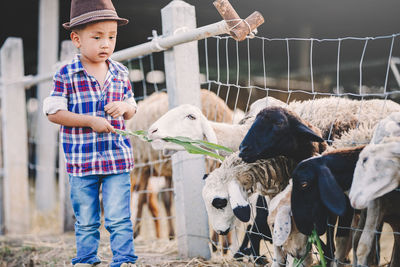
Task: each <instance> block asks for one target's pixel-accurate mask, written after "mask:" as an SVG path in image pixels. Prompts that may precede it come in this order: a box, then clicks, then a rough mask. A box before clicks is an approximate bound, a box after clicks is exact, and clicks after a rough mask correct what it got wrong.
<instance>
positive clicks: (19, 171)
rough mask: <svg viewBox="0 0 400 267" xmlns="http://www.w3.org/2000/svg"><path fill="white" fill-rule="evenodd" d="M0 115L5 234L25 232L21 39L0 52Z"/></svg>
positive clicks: (26, 201) (25, 147) (25, 152)
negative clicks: (0, 84)
mask: <svg viewBox="0 0 400 267" xmlns="http://www.w3.org/2000/svg"><path fill="white" fill-rule="evenodd" d="M0 66H1V77H2V79H3V84H2V87H1V116H2V120H1V122H2V139H3V140H2V143H3V159H4V177H3V201H4V202H3V204H4V228H5V233H9V234H21V233H27V232H28V231H29V227H30V217H29V214H30V212H29V210H30V209H29V194H28V192H29V191H28V188H29V184H28V138H27V136H28V134H27V119H26V100H25V88H24V86H23V84H22V83H20V82H16V81H20V80H22V78H23V76H24V59H23V47H22V39H20V38H13V37H11V38H7V40H6V42H5V43H4V45H3V47H2V48H1V52H0Z"/></svg>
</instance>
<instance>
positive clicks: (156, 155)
mask: <svg viewBox="0 0 400 267" xmlns="http://www.w3.org/2000/svg"><path fill="white" fill-rule="evenodd" d="M201 101H202V103H206V105H204V106H203V112H204V114H208V118H210V120H211V119H212V120H214V119H215V120H216V121H225V122H231V121H232V119H233V112H232V111H231V110H230V109H229V108H228V106H227V105H226V104H225V102H224V101H223V100H222V99H221V98H219V97H218V96H217V95H216V94H214V93H213V92H210V91H208V90H204V89H203V90H201ZM167 111H168V95H167V94H166V93H165V92H156V93H153V94H151V95H150V96H149V97H147V98H145V99H144V100H142V101H139V102H138V110H137V114H136V115H135V116H134V117H133V118H132V119H131V120H128V121H127V125H126V128H127V130H130V131H135V130H145V129H147V128H149V126H150V125H151V124H152V123H153V122H155V121H156V120H157V119H158V118H159V117H161V116H162V115H163V114H165V113H166V112H167ZM131 144H132V148H133V154H134V157H135V165H136V166H135V168H134V170H133V172H132V173H131V191H144V190H146V189H148V188H147V186H148V181H149V178H150V177H151V176H164V177H165V179H166V188H171V187H172V167H171V163H170V161H169V159H168V158H165V157H163V156H162V155H161V153H160V152H159V151H155V150H153V149H152V148H151V145H150V144H149V143H147V142H143V141H142V140H140V139H139V138H136V137H132V138H131ZM162 197H163V203H164V205H165V206H166V207H165V208H166V212H167V216H168V217H169V218H172V211H171V204H172V203H171V202H172V192H165V193H163V194H162ZM146 201H147V202H148V206H149V209H150V212H151V213H152V216H153V217H155V218H158V217H159V215H158V205H157V197H156V193H153V192H151V193H147V192H146V193H141V194H139V199H138V204H137V205H138V210H137V215H136V219H137V221H140V218H141V216H142V208H143V205H144V204H145V203H146ZM154 223H155V227H156V236H157V237H160V222H159V220H154ZM168 227H169V236H170V237H171V238H172V237H173V236H174V228H173V221H172V219H169V220H168ZM139 231H140V223H136V224H135V236H137V235H138V233H139Z"/></svg>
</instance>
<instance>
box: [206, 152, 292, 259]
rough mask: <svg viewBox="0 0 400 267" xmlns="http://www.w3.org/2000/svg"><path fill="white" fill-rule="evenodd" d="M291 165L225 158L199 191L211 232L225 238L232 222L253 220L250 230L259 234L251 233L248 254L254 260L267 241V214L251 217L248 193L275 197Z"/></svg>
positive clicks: (278, 160) (276, 160)
mask: <svg viewBox="0 0 400 267" xmlns="http://www.w3.org/2000/svg"><path fill="white" fill-rule="evenodd" d="M295 165H296V163H295V162H294V161H293V160H288V159H286V158H285V157H277V158H274V159H270V160H260V161H257V162H255V163H251V164H247V163H244V162H243V161H242V160H241V159H240V158H239V157H238V152H236V153H233V154H231V155H229V156H228V157H226V158H225V160H224V161H223V162H222V164H221V166H220V167H219V168H217V169H215V170H214V171H212V172H211V173H210V174H209V175H208V176H207V178H206V179H205V185H204V187H203V191H202V195H203V200H204V203H205V206H206V209H207V213H208V217H209V220H210V222H211V226H212V227H213V229H214V230H215V231H216V232H217V233H219V234H226V233H228V232H229V231H230V230H231V229H232V228H233V226H234V222H235V219H236V218H238V219H239V220H241V221H243V222H248V221H249V220H250V218H253V225H254V228H257V227H258V230H259V231H260V233H254V235H253V237H254V239H252V240H251V241H250V242H251V244H252V247H253V249H254V250H252V251H251V252H252V254H253V256H254V257H256V258H257V257H258V255H259V251H258V250H259V242H260V240H261V238H262V239H264V240H268V235H269V230H268V229H267V228H266V227H267V216H268V211H267V210H264V209H262V208H261V209H262V210H261V212H263V213H261V214H259V213H258V212H259V211H260V210H259V209H257V214H256V215H254V214H251V205H250V203H249V202H248V200H247V197H248V195H249V193H252V192H259V193H260V194H261V195H268V196H271V197H272V196H275V195H276V194H278V193H279V192H281V191H282V190H283V189H284V188H285V186H286V185H287V184H288V181H289V176H290V173H291V171H292V170H293V169H294V167H295ZM262 202H263V201H262ZM257 206H260V205H257ZM254 221H255V222H254ZM260 234H261V235H260ZM257 235H258V236H257ZM243 246H245V244H243ZM241 252H242V253H243V251H241ZM243 254H245V253H243Z"/></svg>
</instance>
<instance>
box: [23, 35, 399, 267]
mask: <svg viewBox="0 0 400 267" xmlns="http://www.w3.org/2000/svg"><path fill="white" fill-rule="evenodd" d="M399 35H400V34H393V35H390V36H379V37H366V38H355V37H348V38H337V39H313V38H272V39H271V38H265V37H258V36H256V37H255V38H254V39H247V40H246V41H245V42H242V43H239V42H237V41H234V40H233V39H232V38H231V37H214V38H208V39H205V40H204V41H202V42H199V48H200V54H201V55H202V56H201V57H200V68H201V72H202V74H203V75H202V76H201V77H202V81H201V82H202V83H201V84H202V88H203V90H202V101H203V103H202V106H203V108H202V111H203V113H204V114H205V115H206V116H207V118H208V119H209V120H211V121H217V122H225V123H232V124H237V123H239V121H240V120H241V119H244V118H245V116H246V113H248V112H249V111H250V106H251V104H253V103H254V102H255V101H257V100H260V99H263V98H264V97H274V98H276V99H279V100H281V101H283V102H284V103H286V104H287V106H288V107H290V103H294V102H298V101H306V100H311V101H309V102H308V104H307V106H306V105H305V104H304V105H303V108H302V109H300V110H301V114H299V115H300V116H302V117H304V118H307V117H310V116H312V115H313V113H316V114H314V115H315V116H317V117H318V112H319V109H317V104H316V100H317V99H319V98H322V97H331V96H333V97H338V98H337V99H336V100H335V101H336V102H334V104H333V106H334V108H333V109H332V114H331V116H332V117H338V118H339V117H340V116H339V114H340V113H341V112H342V111H343V109H344V108H345V107H344V106H343V105H341V102H340V101H341V100H342V99H346V98H348V99H353V100H357V101H358V102H357V105H356V108H355V110H354V114H353V115H354V116H353V117H354V122H353V124H352V125H353V126H352V127H353V129H355V130H358V131H360V132H362V131H367V133H366V134H365V135H366V137H365V138H364V139H359V138H358V135H357V134H356V133H353V135H352V136H350V139H348V140H345V142H343V143H341V144H339V143H336V145H337V146H339V147H340V146H348V145H358V144H365V143H368V140H369V139H370V137H371V134H372V130H373V126H374V124H376V122H377V121H378V120H380V119H383V118H384V117H385V115H386V114H387V112H388V106H389V105H390V103H391V101H394V102H396V103H399V101H400V95H399V94H400V89H399V87H400V84H399V83H398V79H397V78H396V71H397V68H396V61H395V60H393V59H394V58H396V57H399V56H400V46H399ZM124 64H125V65H126V66H127V67H128V68H129V70H130V79H131V82H132V85H133V90H134V93H135V99H136V100H137V102H138V105H139V108H138V114H137V115H136V116H135V118H134V119H132V120H131V121H129V122H128V124H127V127H128V129H129V130H143V129H148V127H149V126H150V125H151V124H152V123H153V122H154V121H155V120H157V119H158V118H159V117H161V116H162V115H163V114H164V113H166V112H167V111H168V97H167V93H166V84H165V77H164V74H163V70H164V65H163V55H162V54H151V55H149V56H144V57H140V58H136V59H132V60H130V61H127V62H124ZM397 74H398V72H397ZM215 96H217V97H218V99H219V100H220V101H219V102H217V100H216V98H215ZM370 99H380V100H382V101H381V102H380V103H379V105H380V106H379V107H380V109H377V110H378V111H377V112H376V113H377V114H375V117H374V120H373V121H372V120H371V121H365V120H367V119H368V116H370V115H369V114H370V113H369V112H370V110H369V106H368V104H367V101H368V100H370ZM300 105H301V104H300ZM314 105H315V106H314ZM37 106H38V105H37V103H36V104H35V102H34V100H31V99H29V100H28V107H30V108H29V109H28V123H29V129H30V132H32V133H34V132H36V131H35V130H34V127H35V116H41V113H40V111H38V110H37ZM322 108H324V107H322ZM326 108H328V107H326ZM334 128H335V126H334V124H333V123H331V124H329V125H328V127H327V131H326V135H324V138H325V140H326V141H328V143H329V144H334V145H335V143H334V142H333V141H335V140H334V139H335V138H336V137H335V134H334ZM29 137H30V138H29V145H30V146H29V149H30V151H29V153H30V154H31V155H32V156H31V157H30V161H29V166H28V168H29V169H30V171H31V172H30V174H31V176H32V178H34V170H36V169H37V168H40V167H41V166H37V164H36V163H35V160H34V156H33V155H34V147H35V145H37V143H36V141H35V137H34V136H33V135H30V136H29ZM132 145H133V153H134V155H135V170H134V171H133V173H132V176H131V179H132V191H133V192H134V193H133V195H134V197H133V198H132V199H133V200H132V204H133V206H134V212H133V218H132V219H133V220H134V224H135V237H137V236H141V235H142V236H144V238H146V239H153V238H174V237H175V235H176V233H175V232H176V230H175V223H174V219H175V216H174V214H175V211H174V204H173V182H172V168H171V161H170V158H169V157H165V156H163V155H162V153H161V152H159V151H155V150H153V149H152V148H151V147H150V145H149V144H147V143H144V142H142V141H140V140H135V139H132ZM207 160H208V161H209V162H208V167H207V170H208V172H212V171H213V170H214V169H215V168H217V167H219V163H218V162H216V161H213V160H211V159H207ZM42 167H44V166H42ZM396 190H397V192H398V191H399V189H396ZM249 193H253V192H249ZM266 197H267V198H264V197H258V195H256V194H254V195H253V196H252V198H254V199H250V200H249V203H251V205H252V213H251V221H252V223H251V224H250V225H249V224H244V223H236V224H235V228H234V229H233V230H232V231H231V234H230V235H228V236H225V237H224V238H223V239H221V240H219V238H218V236H217V235H216V234H215V232H214V233H213V231H210V235H209V236H206V237H204V238H207V239H209V240H210V247H212V248H213V249H214V250H215V251H217V252H218V253H220V254H225V252H228V254H229V256H227V257H231V256H232V255H235V253H236V252H238V251H239V253H236V257H237V258H240V260H245V261H256V262H258V263H266V262H274V259H275V255H274V253H275V251H274V248H273V245H272V244H271V243H272V237H271V234H270V233H268V232H263V231H262V229H264V228H265V225H267V221H266V220H267V219H266V215H265V211H268V206H267V205H266V203H267V202H269V201H270V198H272V196H266ZM144 207H148V208H149V211H150V213H147V212H145V211H143V208H144ZM263 212H264V217H261V219H258V220H257V215H258V214H261V213H263ZM360 216H361V215H360ZM260 220H261V221H260ZM260 223H261V224H264V225H261V224H260ZM327 225H328V228H331V229H346V230H350V232H351V237H352V240H354V239H355V238H356V237H355V236H356V235H357V233H358V234H360V233H361V232H362V231H363V229H362V228H358V227H357V225H353V226H352V227H341V226H339V227H338V226H337V225H336V223H328V224H327ZM210 229H212V227H210ZM271 230H272V229H271ZM336 231H337V230H336ZM373 233H374V238H375V243H374V247H375V251H376V252H375V262H376V263H377V264H380V265H382V264H386V263H387V262H389V259H390V256H391V252H392V251H391V250H392V247H393V246H394V240H395V239H396V238H399V235H400V234H399V232H398V230H392V231H390V229H389V228H388V227H387V225H386V224H385V226H384V227H383V229H382V228H381V227H380V228H378V229H374V230H373ZM393 236H394V238H393ZM246 237H247V238H248V240H246ZM322 239H323V240H324V241H325V242H328V241H327V239H326V238H325V237H323V238H322ZM246 242H247V244H246ZM353 243H354V241H353ZM379 244H381V245H379ZM312 254H313V255H314V256H313V257H314V260H315V261H316V260H317V258H318V253H317V252H316V251H315V250H313V252H312ZM331 254H332V255H334V253H333V252H332V253H331ZM251 255H253V256H251ZM241 256H242V257H243V258H242V257H241ZM293 256H295V255H293ZM325 257H326V258H327V260H333V261H337V263H339V264H344V265H352V264H353V263H354V261H353V259H352V258H351V254H348V255H346V258H345V259H344V260H343V262H341V261H342V259H337V258H329V256H327V255H325Z"/></svg>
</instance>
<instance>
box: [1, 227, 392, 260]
mask: <svg viewBox="0 0 400 267" xmlns="http://www.w3.org/2000/svg"><path fill="white" fill-rule="evenodd" d="M383 232H384V233H389V232H391V229H390V227H388V226H386V227H385V228H384V231H383ZM392 240H393V238H392V234H384V235H382V239H381V245H382V247H381V249H382V251H381V253H382V254H381V257H382V258H381V264H380V266H386V264H387V263H388V262H389V260H390V255H391V248H392V244H393V243H392V242H393V241H392ZM135 251H136V254H137V256H138V257H139V259H138V262H137V263H138V265H139V266H141V267H147V266H178V267H181V266H182V267H184V266H188V267H189V266H196V267H200V266H238V267H239V266H255V265H254V264H253V263H251V262H248V261H247V260H246V262H237V261H234V260H233V259H232V254H231V253H230V252H229V253H228V255H226V256H222V253H221V252H220V251H217V252H216V253H213V255H212V258H211V260H209V261H205V260H203V259H200V258H193V259H181V258H180V257H179V254H178V250H177V242H176V241H174V240H172V241H170V240H168V239H165V238H163V239H151V240H149V239H144V238H143V237H142V238H141V237H138V238H137V239H135ZM272 251H273V250H272V247H271V246H270V245H269V244H268V245H267V246H265V244H262V245H261V252H262V253H264V254H265V255H267V257H268V255H269V253H270V252H272ZM75 253H76V248H75V237H74V234H73V233H72V232H71V233H66V234H62V235H40V234H34V235H33V234H31V235H13V236H9V235H8V236H1V237H0V267H6V266H7V267H23V266H29V267H31V266H71V263H70V262H71V259H72V258H73V257H74V255H75ZM98 255H99V257H100V259H101V260H102V263H101V264H100V265H98V266H99V267H105V266H108V265H109V263H110V262H111V258H112V254H111V251H110V248H109V234H108V232H107V231H105V230H104V228H103V229H102V230H101V242H100V247H99V250H98ZM349 266H351V265H349Z"/></svg>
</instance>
